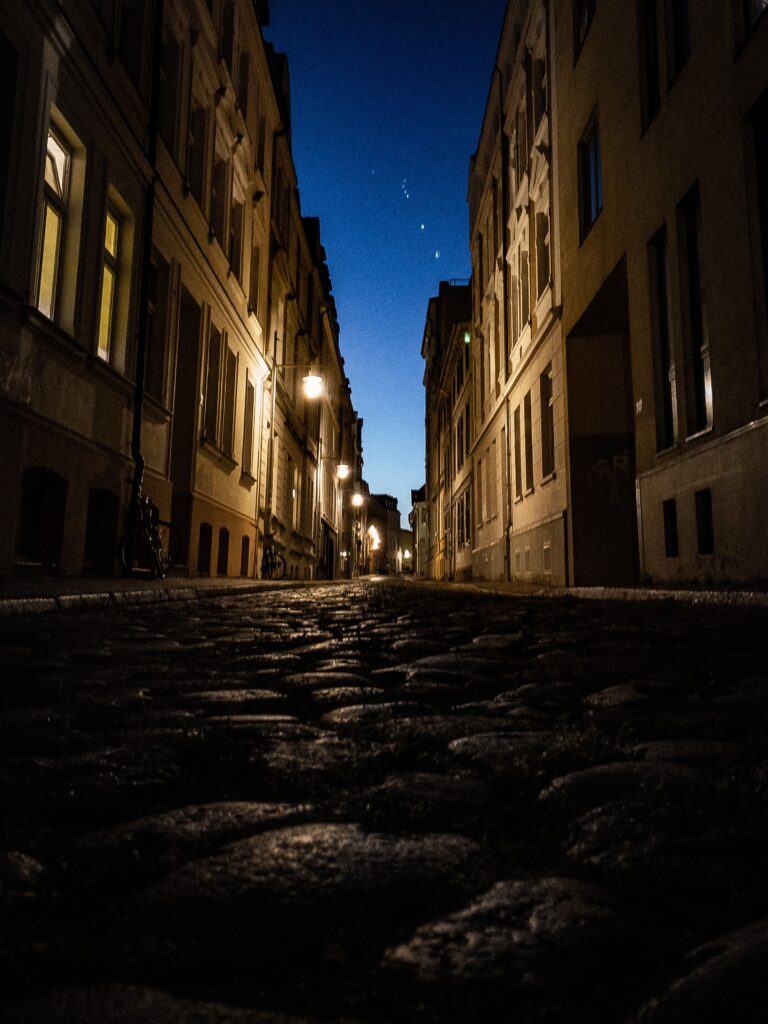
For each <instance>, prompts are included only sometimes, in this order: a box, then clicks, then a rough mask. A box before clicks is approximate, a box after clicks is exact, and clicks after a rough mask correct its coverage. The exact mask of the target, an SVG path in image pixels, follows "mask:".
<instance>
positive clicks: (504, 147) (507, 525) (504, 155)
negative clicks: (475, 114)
mask: <svg viewBox="0 0 768 1024" xmlns="http://www.w3.org/2000/svg"><path fill="white" fill-rule="evenodd" d="M493 70H494V74H496V75H497V83H498V87H499V139H500V143H501V245H502V262H501V266H502V271H501V294H502V302H503V306H504V378H505V380H506V379H507V377H508V375H509V265H508V263H507V249H508V248H509V213H510V209H509V136H508V135H507V133H506V132H505V131H504V93H503V82H502V77H501V68H500V67H499V64H498V61H497V62H496V64H494V67H493ZM504 438H505V440H504V449H505V451H504V453H503V454H504V474H503V482H504V490H505V501H504V578H505V579H506V580H509V579H510V576H511V566H510V550H509V546H510V539H509V531H510V529H511V526H512V494H511V489H510V487H509V396H507V398H506V400H505V402H504Z"/></svg>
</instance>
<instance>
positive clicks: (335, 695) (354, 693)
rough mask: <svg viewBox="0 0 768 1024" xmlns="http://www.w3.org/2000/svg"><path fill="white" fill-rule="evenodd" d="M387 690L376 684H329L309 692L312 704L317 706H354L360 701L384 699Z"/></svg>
mask: <svg viewBox="0 0 768 1024" xmlns="http://www.w3.org/2000/svg"><path fill="white" fill-rule="evenodd" d="M386 696H387V691H386V690H382V689H381V688H380V687H378V686H331V687H329V688H328V689H325V690H313V691H312V693H311V694H310V697H311V700H312V703H313V704H316V705H317V706H318V707H331V708H333V707H345V706H350V705H352V706H355V705H359V704H360V703H362V702H368V701H370V702H373V703H375V702H376V701H379V700H384V699H385V698H386Z"/></svg>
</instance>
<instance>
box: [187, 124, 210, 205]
mask: <svg viewBox="0 0 768 1024" xmlns="http://www.w3.org/2000/svg"><path fill="white" fill-rule="evenodd" d="M207 121H208V118H207V116H206V112H205V110H203V108H202V107H197V108H195V109H193V111H192V114H191V116H190V118H189V140H188V149H187V181H188V184H189V190H190V192H191V193H192V195H193V196H194V197H195V199H196V200H197V201H198V203H199V204H200V205H201V206H202V203H203V184H204V180H205V134H206V125H207Z"/></svg>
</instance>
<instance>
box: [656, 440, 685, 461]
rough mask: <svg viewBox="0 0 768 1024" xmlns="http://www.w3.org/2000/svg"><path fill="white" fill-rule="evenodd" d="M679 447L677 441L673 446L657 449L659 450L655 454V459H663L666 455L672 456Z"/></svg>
mask: <svg viewBox="0 0 768 1024" xmlns="http://www.w3.org/2000/svg"><path fill="white" fill-rule="evenodd" d="M679 447H680V446H679V445H678V443H677V441H675V442H674V444H670V445H668V446H667V447H666V448H659V450H658V451H657V452H656V458H657V459H663V458H665V457H666V456H667V455H674V453H675V452H676V451H677V450H678V448H679Z"/></svg>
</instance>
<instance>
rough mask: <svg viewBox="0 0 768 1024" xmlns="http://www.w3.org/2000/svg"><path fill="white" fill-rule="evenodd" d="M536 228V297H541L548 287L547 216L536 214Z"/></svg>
mask: <svg viewBox="0 0 768 1024" xmlns="http://www.w3.org/2000/svg"><path fill="white" fill-rule="evenodd" d="M534 223H535V228H536V295H537V297H538V298H540V297H541V296H542V294H543V293H544V290H545V289H546V288H547V287H548V286H549V215H548V214H546V213H537V214H536V220H535V222H534Z"/></svg>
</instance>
